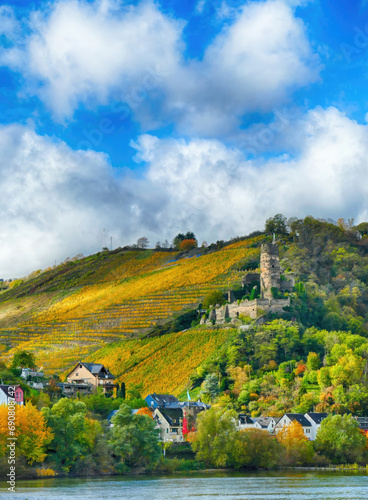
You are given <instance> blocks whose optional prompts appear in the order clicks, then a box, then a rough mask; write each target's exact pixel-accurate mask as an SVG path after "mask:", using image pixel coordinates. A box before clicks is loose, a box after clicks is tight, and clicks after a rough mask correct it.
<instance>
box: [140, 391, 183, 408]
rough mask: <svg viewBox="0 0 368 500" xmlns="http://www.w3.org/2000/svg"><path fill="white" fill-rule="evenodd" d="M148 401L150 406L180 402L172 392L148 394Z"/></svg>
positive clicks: (155, 406)
mask: <svg viewBox="0 0 368 500" xmlns="http://www.w3.org/2000/svg"><path fill="white" fill-rule="evenodd" d="M144 399H145V401H146V403H147V404H148V406H149V407H150V408H158V407H160V406H161V407H165V406H168V405H170V404H178V403H179V400H178V399H177V398H176V397H175V396H172V395H171V394H156V393H155V392H154V393H153V394H148V396H146V397H145V398H144Z"/></svg>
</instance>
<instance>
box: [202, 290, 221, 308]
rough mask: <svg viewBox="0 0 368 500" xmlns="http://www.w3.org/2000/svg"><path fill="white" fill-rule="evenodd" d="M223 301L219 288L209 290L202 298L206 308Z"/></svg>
mask: <svg viewBox="0 0 368 500" xmlns="http://www.w3.org/2000/svg"><path fill="white" fill-rule="evenodd" d="M224 302H225V298H224V294H223V293H222V292H221V291H220V290H214V291H213V292H209V293H208V294H207V295H206V296H205V298H204V299H203V307H204V308H205V309H208V308H209V307H210V306H215V305H216V304H219V305H220V306H221V305H222V304H223V303H224Z"/></svg>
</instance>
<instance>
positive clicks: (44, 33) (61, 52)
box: [2, 0, 183, 119]
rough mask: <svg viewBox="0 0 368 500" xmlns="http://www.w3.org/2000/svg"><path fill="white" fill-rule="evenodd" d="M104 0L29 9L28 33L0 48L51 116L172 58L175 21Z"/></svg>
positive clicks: (102, 98) (104, 95)
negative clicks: (49, 110)
mask: <svg viewBox="0 0 368 500" xmlns="http://www.w3.org/2000/svg"><path fill="white" fill-rule="evenodd" d="M119 4H120V2H112V1H111V0H104V1H95V2H93V3H89V2H86V1H83V0H82V1H77V0H60V1H58V2H56V3H55V4H54V5H52V7H51V11H50V12H49V11H36V12H34V13H33V15H32V17H31V22H30V27H31V29H32V33H31V35H30V36H29V37H27V38H25V39H24V40H23V41H21V43H20V44H19V46H18V47H16V48H13V49H10V50H7V51H5V52H4V53H3V56H2V62H3V64H7V65H9V66H10V67H12V68H13V69H15V70H18V71H20V72H22V73H23V74H24V76H25V77H26V80H27V83H28V85H29V88H28V91H29V92H31V93H35V94H37V95H38V96H39V97H40V98H41V99H42V100H43V101H44V102H45V103H46V104H47V105H48V107H49V108H50V109H51V110H52V111H53V113H54V115H55V116H56V117H57V118H58V119H62V118H65V117H71V116H72V114H73V112H74V111H75V109H77V108H78V106H79V105H80V103H83V104H87V105H93V106H95V105H97V104H106V102H108V99H109V97H111V94H112V93H113V92H116V91H117V90H119V91H120V93H121V94H124V92H125V91H126V90H127V89H130V88H131V87H132V85H133V84H134V85H137V84H138V83H139V81H140V79H142V78H143V77H144V75H145V72H147V71H149V70H150V71H152V70H154V71H155V72H156V73H157V72H158V73H160V74H163V75H164V74H167V73H168V72H171V71H172V69H173V68H174V67H175V66H176V65H177V63H178V58H179V46H180V43H181V42H180V34H181V30H182V27H183V23H182V22H179V21H175V20H173V19H171V18H169V17H167V16H164V15H163V14H161V13H160V11H159V9H158V8H157V6H156V5H155V4H153V3H150V2H144V3H141V4H139V5H137V6H133V5H131V6H126V7H125V8H124V9H120V8H119Z"/></svg>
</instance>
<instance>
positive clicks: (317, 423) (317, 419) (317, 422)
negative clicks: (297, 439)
mask: <svg viewBox="0 0 368 500" xmlns="http://www.w3.org/2000/svg"><path fill="white" fill-rule="evenodd" d="M304 416H305V418H306V419H307V420H309V422H310V423H311V424H312V428H311V437H310V439H311V441H314V440H315V439H316V437H317V432H318V429H319V428H320V427H321V422H322V420H324V419H325V418H327V416H328V414H327V413H312V412H308V413H305V414H304Z"/></svg>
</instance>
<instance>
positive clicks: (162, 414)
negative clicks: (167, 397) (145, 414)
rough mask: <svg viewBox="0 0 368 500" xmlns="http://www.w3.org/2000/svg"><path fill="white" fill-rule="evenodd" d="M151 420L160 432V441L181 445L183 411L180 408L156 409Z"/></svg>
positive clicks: (182, 439)
mask: <svg viewBox="0 0 368 500" xmlns="http://www.w3.org/2000/svg"><path fill="white" fill-rule="evenodd" d="M153 418H154V420H155V422H156V425H157V428H158V429H159V430H160V441H163V442H166V441H172V442H175V443H181V442H183V441H184V438H183V411H182V409H181V408H156V409H155V411H154V412H153Z"/></svg>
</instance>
